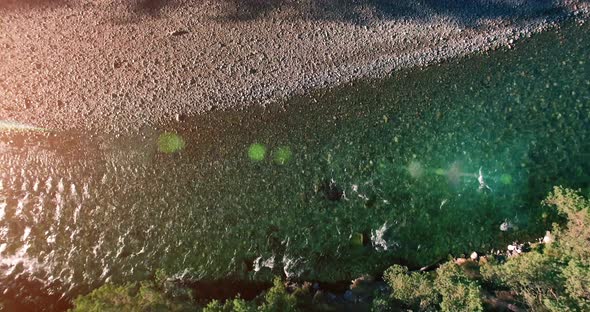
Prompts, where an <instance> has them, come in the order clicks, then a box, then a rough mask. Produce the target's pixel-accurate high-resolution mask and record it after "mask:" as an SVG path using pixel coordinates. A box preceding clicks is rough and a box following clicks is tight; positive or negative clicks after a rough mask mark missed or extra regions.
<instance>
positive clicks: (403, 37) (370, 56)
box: [0, 0, 589, 132]
mask: <svg viewBox="0 0 590 312" xmlns="http://www.w3.org/2000/svg"><path fill="white" fill-rule="evenodd" d="M386 3H387V2H377V1H338V0H324V1H309V0H306V1H292V0H289V1H278V0H265V1H252V0H223V1H196V0H174V1H172V0H171V1H165V0H133V1H116V0H115V1H113V0H84V1H68V0H62V1H42V0H26V1H14V0H13V1H3V3H2V4H0V12H1V18H0V29H1V31H0V47H1V49H0V59H2V62H0V77H1V78H0V119H2V120H10V121H13V122H21V123H29V124H32V125H35V126H37V127H47V128H52V129H72V128H76V129H101V130H107V131H110V132H121V131H128V130H138V129H140V128H141V127H142V126H144V125H155V124H156V125H157V124H159V123H163V122H166V121H168V120H171V119H177V120H181V119H183V118H184V117H185V116H191V115H195V114H199V113H203V112H207V111H210V110H214V109H240V108H243V107H246V106H248V105H256V104H262V105H266V104H270V103H272V102H275V101H280V100H281V99H284V98H286V97H289V96H293V95H297V94H303V93H305V92H306V91H309V90H311V89H314V88H322V87H330V86H335V85H339V84H344V83H347V82H350V81H353V80H356V79H361V78H370V77H383V76H386V75H388V74H390V73H391V72H392V71H394V70H396V69H400V68H405V67H412V66H424V65H427V64H432V63H437V62H441V61H444V60H448V59H451V58H455V57H460V56H465V55H468V54H471V53H475V52H481V51H486V50H490V49H495V48H498V47H510V46H511V45H512V44H513V43H514V41H515V40H518V39H519V38H521V37H525V36H529V35H530V34H532V33H535V32H539V31H542V30H543V29H545V28H547V27H550V26H552V25H556V24H557V23H558V22H559V21H561V20H563V19H565V18H568V17H572V16H576V17H578V18H579V19H580V20H583V19H584V18H585V16H587V12H588V11H589V10H588V8H589V4H588V3H587V2H585V1H577V0H567V1H565V0H564V1H512V0H511V1H508V0H506V1H491V0H464V1H458V2H457V1H428V0H422V1H396V2H395V3H392V4H389V3H387V4H386Z"/></svg>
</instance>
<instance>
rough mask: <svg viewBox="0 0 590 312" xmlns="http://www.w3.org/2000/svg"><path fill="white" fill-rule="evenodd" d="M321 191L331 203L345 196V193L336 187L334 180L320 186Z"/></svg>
mask: <svg viewBox="0 0 590 312" xmlns="http://www.w3.org/2000/svg"><path fill="white" fill-rule="evenodd" d="M319 191H320V192H322V193H324V195H325V196H326V198H327V199H328V200H331V201H339V200H340V199H342V196H343V195H344V192H343V191H342V189H341V188H339V187H338V186H337V185H336V182H335V181H334V180H329V181H328V180H324V181H323V182H322V183H321V184H320V186H319Z"/></svg>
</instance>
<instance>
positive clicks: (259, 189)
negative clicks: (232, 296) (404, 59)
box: [0, 25, 590, 309]
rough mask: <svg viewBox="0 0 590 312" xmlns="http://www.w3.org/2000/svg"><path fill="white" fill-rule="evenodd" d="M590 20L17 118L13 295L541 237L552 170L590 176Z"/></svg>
mask: <svg viewBox="0 0 590 312" xmlns="http://www.w3.org/2000/svg"><path fill="white" fill-rule="evenodd" d="M589 30H590V29H589V28H588V27H586V26H578V25H569V26H566V27H563V28H562V29H561V30H553V31H549V32H547V33H543V34H540V35H536V36H534V37H532V38H530V39H526V40H524V42H522V43H519V44H517V45H516V47H515V48H514V49H511V50H503V51H496V52H492V53H489V54H487V55H478V56H472V57H470V58H467V59H464V60H461V61H457V62H451V63H448V64H443V65H435V66H431V67H428V68H424V69H413V70H407V71H400V72H396V73H394V74H393V75H392V77H390V78H387V79H384V80H375V81H373V80H372V81H363V82H358V83H355V84H352V85H346V86H341V87H338V88H334V89H330V90H320V91H316V92H313V93H311V94H309V95H306V96H301V97H296V98H293V99H291V100H289V101H287V102H286V103H284V104H281V105H279V104H277V105H273V106H271V107H268V108H262V107H257V108H250V109H246V110H244V111H239V112H236V111H212V112H210V113H208V114H205V115H201V116H197V117H193V118H188V119H186V120H182V121H178V122H176V121H175V122H171V123H170V124H168V125H162V126H160V127H146V128H145V129H143V131H141V132H140V133H136V134H128V135H121V136H113V135H109V134H106V133H100V132H99V133H80V132H75V131H69V132H68V131H51V129H47V130H44V129H30V130H22V129H21V130H20V131H3V132H2V133H0V276H1V280H0V293H4V295H3V296H7V297H11V298H17V299H18V300H20V301H23V302H28V303H32V304H43V305H44V306H46V307H47V309H51V307H52V306H51V305H52V304H55V306H58V304H56V303H55V302H57V301H59V298H62V295H64V294H65V295H64V297H63V298H70V297H72V296H75V295H77V294H80V293H85V292H87V291H89V290H91V289H93V288H95V287H97V286H99V285H101V284H102V283H104V282H109V281H110V282H117V283H120V282H125V281H132V280H141V279H146V278H150V277H152V276H153V274H154V273H155V272H156V270H163V271H164V272H166V274H168V275H170V276H177V277H183V278H190V279H201V280H213V279H222V278H224V279H228V278H229V279H239V280H269V279H270V278H271V277H272V276H273V275H283V276H287V277H290V278H297V279H308V280H309V279H312V280H319V281H338V280H346V279H350V278H354V277H356V276H359V275H361V274H363V273H372V274H379V272H381V270H383V269H384V268H386V267H387V266H389V265H390V264H392V263H404V264H408V265H410V266H414V267H418V266H423V265H427V264H430V263H433V262H436V261H439V260H441V259H446V258H447V257H448V255H449V254H452V255H461V254H468V253H470V252H472V251H478V252H489V251H490V250H492V249H494V248H504V246H505V245H506V244H507V243H509V242H512V241H513V240H516V239H518V238H521V239H522V238H525V237H526V238H534V237H539V236H541V235H542V234H543V233H544V230H545V229H548V228H549V227H550V224H551V222H553V221H554V220H555V215H554V212H552V211H551V210H550V209H549V208H547V207H542V206H541V205H540V200H541V199H542V198H543V197H544V196H545V195H546V194H547V193H548V192H549V191H550V190H551V188H552V187H553V186H554V185H564V186H569V187H574V188H580V189H582V192H584V193H585V194H588V193H589V190H590V161H589V160H590V140H589V135H590V52H589V51H590V32H589ZM47 298H49V299H47ZM62 300H63V299H62Z"/></svg>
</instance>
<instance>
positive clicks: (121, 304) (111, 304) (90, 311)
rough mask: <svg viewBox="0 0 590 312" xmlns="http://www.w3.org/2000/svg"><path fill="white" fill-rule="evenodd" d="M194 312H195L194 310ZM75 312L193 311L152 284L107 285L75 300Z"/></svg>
mask: <svg viewBox="0 0 590 312" xmlns="http://www.w3.org/2000/svg"><path fill="white" fill-rule="evenodd" d="M192 310H195V309H194V308H193V309H192ZM72 311H73V312H102V311H113V312H114V311H191V308H190V306H189V305H188V304H186V303H185V304H183V303H180V302H174V301H173V300H171V299H170V298H168V297H167V296H166V295H165V293H164V292H163V291H162V289H161V288H160V287H158V286H157V285H155V284H154V283H152V282H142V283H128V284H125V285H113V284H105V285H103V286H102V287H99V288H97V289H95V290H94V291H93V292H91V293H90V294H88V295H86V296H80V297H78V298H77V299H75V300H74V309H72Z"/></svg>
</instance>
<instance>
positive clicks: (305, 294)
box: [5, 187, 590, 312]
mask: <svg viewBox="0 0 590 312" xmlns="http://www.w3.org/2000/svg"><path fill="white" fill-rule="evenodd" d="M542 205H543V206H545V207H547V208H550V209H553V210H554V211H555V212H556V213H557V214H558V215H559V217H560V218H561V221H560V222H557V223H554V224H553V226H552V228H551V229H550V231H547V233H546V234H545V236H544V237H543V238H541V239H539V241H537V242H532V243H524V244H518V243H514V244H511V245H509V246H507V249H506V250H505V251H496V252H491V253H490V254H488V255H481V256H480V255H478V254H477V253H475V252H474V253H472V254H471V255H470V256H469V257H459V258H452V257H451V258H450V259H449V260H448V261H446V262H443V263H440V264H436V265H433V266H430V267H425V268H422V269H420V270H415V271H412V270H410V269H409V268H407V267H405V266H402V265H398V264H394V265H392V266H391V267H389V268H388V269H387V270H385V272H384V273H383V276H382V278H377V279H373V278H371V277H370V276H363V277H360V278H358V279H355V280H353V281H352V283H340V284H339V283H334V284H329V285H328V284H320V283H311V282H302V283H295V282H293V281H288V280H287V281H285V280H283V279H282V278H281V277H275V278H274V280H273V282H272V284H271V283H267V284H265V283H258V284H248V283H242V284H240V283H232V282H219V283H217V284H215V283H213V284H207V283H204V282H203V283H199V282H190V281H184V280H179V279H171V278H167V276H166V273H165V272H158V273H157V274H155V277H154V278H153V279H151V280H148V281H142V282H134V283H127V284H124V285H115V284H105V285H103V286H101V287H99V288H97V289H95V290H94V291H92V292H91V293H89V294H86V295H83V296H79V297H78V298H76V299H75V300H73V303H72V309H71V311H208V312H213V311H343V310H344V311H400V310H407V309H411V310H412V311H486V310H490V311H529V310H530V311H588V310H590V201H589V200H588V199H587V198H585V197H583V196H582V195H580V193H579V192H578V191H574V190H571V189H567V188H562V187H555V188H554V190H553V192H551V193H550V194H549V195H548V197H547V198H546V199H545V200H544V201H543V202H542ZM224 287H227V288H226V289H224ZM208 288H209V289H208ZM211 288H215V290H213V289H211ZM5 308H9V306H8V305H6V306H5Z"/></svg>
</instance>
